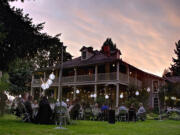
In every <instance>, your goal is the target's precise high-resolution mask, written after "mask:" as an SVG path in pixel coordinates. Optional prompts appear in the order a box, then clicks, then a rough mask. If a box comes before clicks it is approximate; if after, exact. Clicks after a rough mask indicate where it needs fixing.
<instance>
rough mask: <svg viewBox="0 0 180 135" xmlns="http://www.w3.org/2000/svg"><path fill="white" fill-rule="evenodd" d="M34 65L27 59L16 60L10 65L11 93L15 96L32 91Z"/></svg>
mask: <svg viewBox="0 0 180 135" xmlns="http://www.w3.org/2000/svg"><path fill="white" fill-rule="evenodd" d="M33 65H34V64H33V63H31V62H30V61H28V60H26V59H16V60H15V61H13V62H12V63H10V64H9V75H10V77H9V82H10V88H9V92H10V94H13V95H18V94H21V93H23V92H25V91H29V90H30V86H31V73H32V71H33V69H34V67H33Z"/></svg>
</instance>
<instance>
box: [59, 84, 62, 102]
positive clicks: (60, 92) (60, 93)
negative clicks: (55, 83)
mask: <svg viewBox="0 0 180 135" xmlns="http://www.w3.org/2000/svg"><path fill="white" fill-rule="evenodd" d="M60 96H62V86H59V87H58V99H59V101H60Z"/></svg>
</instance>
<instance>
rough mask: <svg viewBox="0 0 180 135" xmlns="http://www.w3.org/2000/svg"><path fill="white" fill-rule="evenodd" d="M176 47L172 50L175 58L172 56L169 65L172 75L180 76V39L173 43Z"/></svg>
mask: <svg viewBox="0 0 180 135" xmlns="http://www.w3.org/2000/svg"><path fill="white" fill-rule="evenodd" d="M175 45H176V49H175V50H174V52H175V54H176V56H177V57H176V58H172V59H173V62H174V64H173V65H171V67H170V70H171V72H172V75H173V76H180V40H179V41H178V42H177V43H175Z"/></svg>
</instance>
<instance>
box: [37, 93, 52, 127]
mask: <svg viewBox="0 0 180 135" xmlns="http://www.w3.org/2000/svg"><path fill="white" fill-rule="evenodd" d="M51 116H52V110H51V107H50V105H49V102H48V99H47V98H46V97H45V96H44V97H43V98H42V99H41V101H40V102H39V109H38V114H37V119H36V120H37V123H39V124H50V123H52V121H51Z"/></svg>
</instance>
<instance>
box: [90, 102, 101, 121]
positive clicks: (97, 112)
mask: <svg viewBox="0 0 180 135" xmlns="http://www.w3.org/2000/svg"><path fill="white" fill-rule="evenodd" d="M92 112H93V116H94V119H95V120H98V119H99V115H100V112H101V110H100V108H99V107H98V104H97V103H96V104H95V106H94V107H93V109H92Z"/></svg>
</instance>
